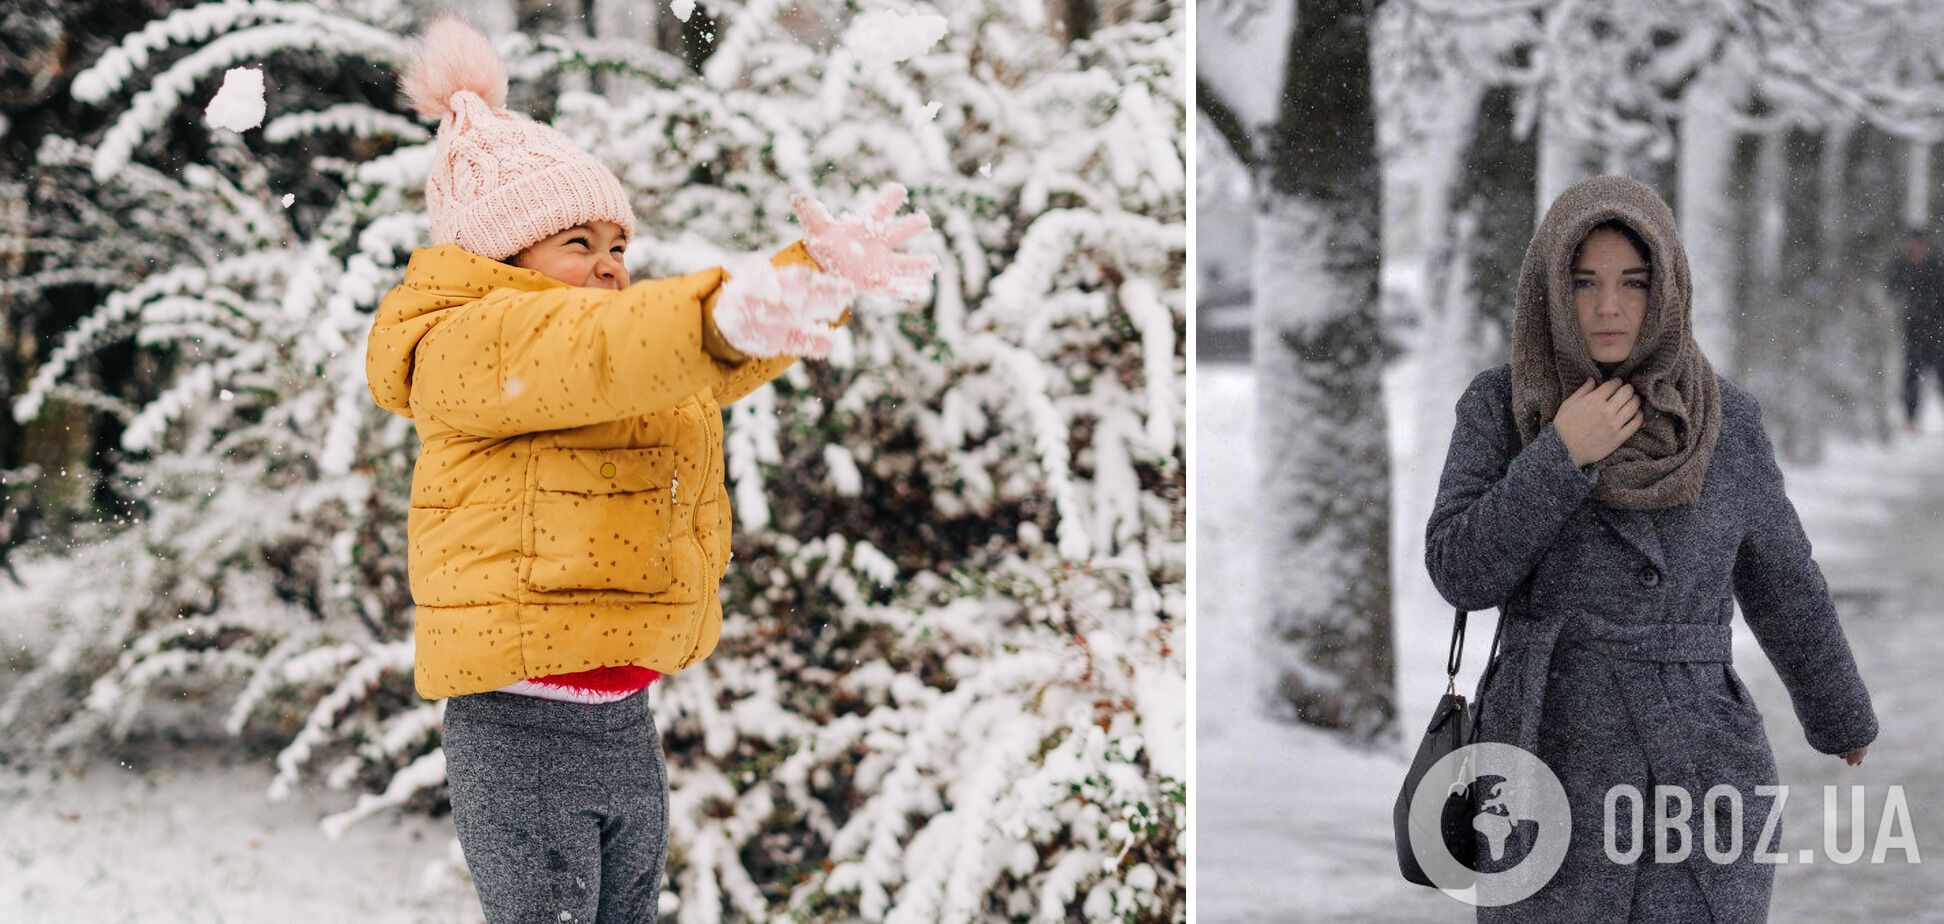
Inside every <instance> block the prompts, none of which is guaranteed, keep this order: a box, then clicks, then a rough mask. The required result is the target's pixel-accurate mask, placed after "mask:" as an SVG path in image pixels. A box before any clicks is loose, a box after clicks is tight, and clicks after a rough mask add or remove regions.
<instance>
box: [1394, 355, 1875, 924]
mask: <svg viewBox="0 0 1944 924" xmlns="http://www.w3.org/2000/svg"><path fill="white" fill-rule="evenodd" d="M1717 382H1718V384H1719V386H1720V394H1721V405H1722V406H1721V414H1722V420H1721V430H1720V436H1719V438H1718V441H1717V444H1716V447H1715V451H1714V455H1713V458H1712V459H1711V460H1710V462H1709V465H1708V468H1707V472H1706V475H1705V477H1704V479H1703V487H1702V491H1701V496H1700V499H1699V500H1698V501H1695V502H1693V503H1688V504H1681V505H1677V506H1673V507H1666V508H1662V509H1655V510H1623V509H1617V508H1612V507H1608V506H1606V505H1604V504H1601V503H1598V502H1597V501H1594V500H1592V499H1591V498H1590V497H1589V495H1590V494H1591V492H1592V489H1593V486H1594V484H1595V483H1596V482H1597V480H1598V479H1599V477H1600V472H1599V468H1600V463H1598V462H1595V463H1592V464H1590V465H1588V466H1585V467H1576V466H1574V465H1573V462H1572V458H1571V456H1570V455H1569V454H1568V453H1567V451H1566V446H1565V443H1564V442H1562V441H1561V439H1560V436H1559V433H1558V431H1557V430H1556V429H1555V428H1554V427H1553V425H1552V424H1551V423H1547V424H1546V425H1545V427H1544V428H1543V429H1542V430H1541V431H1540V432H1539V434H1538V435H1537V436H1536V437H1535V438H1534V439H1533V440H1532V442H1531V443H1529V444H1526V445H1524V446H1523V447H1522V446H1521V445H1520V440H1519V436H1518V432H1517V429H1516V427H1515V425H1514V422H1513V417H1512V377H1511V368H1510V366H1509V365H1501V366H1499V367H1497V368H1494V369H1490V370H1487V371H1486V372H1484V373H1481V374H1480V375H1479V376H1478V377H1477V378H1475V379H1474V380H1473V381H1472V383H1471V385H1470V386H1469V387H1468V388H1467V389H1466V391H1465V393H1464V395H1463V396H1462V397H1461V398H1460V399H1459V401H1458V416H1457V425H1456V428H1455V430H1454V432H1453V433H1452V438H1451V447H1450V450H1449V454H1448V455H1447V456H1446V459H1445V465H1444V471H1443V474H1442V477H1441V480H1440V481H1439V484H1438V496H1437V500H1436V502H1435V504H1434V507H1433V510H1432V514H1431V519H1430V523H1429V526H1428V528H1427V530H1426V549H1425V559H1426V565H1427V566H1428V567H1429V569H1430V573H1431V579H1432V581H1433V583H1435V584H1436V586H1437V588H1438V590H1439V592H1440V593H1441V594H1443V595H1444V597H1445V598H1446V599H1448V600H1449V601H1451V602H1452V603H1453V604H1455V605H1456V606H1459V607H1462V608H1465V609H1468V610H1480V609H1488V608H1493V607H1498V608H1499V609H1500V616H1499V618H1500V619H1501V620H1502V621H1504V626H1503V636H1502V641H1501V643H1500V645H1501V654H1500V658H1501V660H1500V662H1499V666H1498V668H1497V670H1496V671H1495V672H1494V673H1493V674H1492V676H1491V677H1490V678H1489V679H1490V682H1489V684H1485V685H1483V686H1482V688H1481V689H1480V690H1479V692H1478V697H1479V702H1480V703H1481V705H1482V713H1481V719H1480V725H1479V735H1478V737H1479V740H1480V741H1495V742H1501V743H1507V744H1515V745H1518V746H1520V747H1522V748H1524V749H1525V750H1527V751H1530V752H1532V753H1533V754H1535V755H1537V756H1538V757H1539V758H1540V759H1541V760H1542V761H1544V762H1545V763H1546V765H1547V766H1548V767H1549V768H1550V769H1551V770H1552V771H1553V773H1555V774H1556V775H1557V776H1558V777H1559V778H1560V781H1561V783H1562V784H1563V785H1564V787H1565V789H1566V794H1567V799H1568V801H1569V803H1570V804H1571V807H1572V823H1573V829H1572V831H1573V833H1572V837H1571V839H1570V840H1569V842H1568V847H1567V851H1566V857H1565V860H1564V862H1563V864H1562V865H1561V867H1560V869H1559V871H1558V873H1557V874H1556V875H1554V876H1553V878H1552V879H1551V880H1550V881H1549V882H1548V883H1547V884H1546V885H1545V886H1544V887H1543V888H1541V889H1540V890H1539V891H1538V892H1537V893H1536V894H1534V895H1532V896H1531V897H1529V898H1526V899H1524V900H1521V901H1518V902H1514V903H1511V904H1508V905H1503V906H1500V907H1492V908H1480V909H1479V913H1478V920H1479V921H1481V922H1527V921H1533V922H1538V921H1544V922H1559V921H1572V922H1621V921H1654V922H1660V921H1679V922H1705V921H1713V922H1715V924H1744V922H1754V921H1763V920H1765V919H1766V918H1767V915H1768V904H1769V894H1770V889H1771V886H1772V884H1773V875H1774V866H1773V864H1766V863H1757V862H1755V853H1756V845H1757V843H1758V838H1759V836H1760V835H1761V833H1762V830H1763V828H1764V827H1765V826H1766V825H1767V824H1768V813H1769V807H1770V803H1771V802H1772V801H1773V797H1772V796H1759V795H1758V794H1757V793H1756V791H1755V788H1756V787H1757V786H1758V785H1774V784H1776V783H1778V782H1780V781H1779V780H1778V779H1777V775H1776V766H1775V757H1774V754H1773V752H1772V751H1771V750H1770V747H1769V742H1768V738H1767V737H1766V735H1765V733H1764V730H1763V724H1762V716H1761V714H1760V713H1759V712H1758V711H1757V709H1756V707H1755V704H1754V702H1753V701H1752V700H1751V699H1750V697H1749V695H1748V691H1747V689H1746V688H1745V687H1744V686H1743V684H1742V682H1741V679H1740V677H1739V676H1738V675H1737V674H1736V672H1735V668H1734V665H1733V663H1732V657H1731V652H1730V644H1729V640H1730V628H1729V623H1730V620H1731V619H1732V618H1733V614H1734V603H1735V601H1736V600H1737V599H1739V600H1740V602H1741V608H1742V615H1743V618H1744V619H1745V620H1746V622H1747V624H1748V626H1749V628H1750V629H1751V630H1752V631H1753V633H1754V635H1755V638H1756V639H1757V641H1758V642H1759V643H1760V645H1761V648H1762V651H1763V652H1764V653H1765V654H1766V655H1767V656H1768V658H1769V660H1770V661H1771V662H1773V663H1774V665H1775V668H1776V670H1777V672H1778V673H1779V674H1780V675H1781V678H1782V681H1783V684H1784V685H1785V686H1786V687H1787V688H1788V692H1789V697H1790V700H1791V701H1792V703H1793V705H1794V707H1795V714H1796V718H1797V719H1798V720H1799V721H1800V722H1801V725H1802V728H1803V731H1804V732H1805V734H1806V735H1807V737H1808V742H1809V744H1810V746H1812V747H1814V748H1815V749H1816V750H1818V751H1821V752H1823V753H1825V754H1841V753H1844V752H1847V751H1850V750H1853V749H1856V748H1860V747H1862V746H1864V745H1866V744H1869V743H1870V742H1871V740H1873V739H1874V738H1875V737H1876V734H1877V719H1876V714H1875V711H1874V710H1873V709H1872V707H1871V704H1870V695H1869V692H1868V691H1867V690H1866V689H1865V687H1864V685H1863V680H1862V678H1861V677H1860V676H1859V675H1858V673H1857V669H1856V663H1855V660H1854V658H1853V657H1852V656H1851V653H1850V648H1849V643H1848V641H1847V640H1846V639H1845V638H1844V635H1843V629H1842V626H1841V625H1840V623H1839V622H1838V621H1837V616H1836V610H1835V607H1834V606H1833V604H1832V602H1831V600H1830V595H1829V589H1828V585H1827V584H1826V583H1825V581H1824V579H1823V575H1822V571H1821V569H1819V568H1818V567H1817V565H1816V563H1815V561H1814V560H1813V559H1812V557H1811V555H1810V545H1809V540H1808V538H1807V537H1806V536H1805V535H1804V533H1803V530H1802V525H1801V522H1800V521H1799V520H1798V518H1797V516H1796V512H1795V509H1794V507H1793V506H1792V505H1791V504H1790V502H1789V499H1788V496H1787V495H1786V494H1785V493H1784V490H1783V479H1782V474H1781V472H1780V470H1779V469H1777V467H1776V463H1775V457H1774V452H1773V449H1772V448H1771V446H1770V443H1769V439H1768V436H1767V434H1766V433H1765V432H1764V431H1763V428H1762V423H1761V418H1760V411H1759V408H1758V406H1757V404H1756V401H1755V399H1754V397H1752V396H1751V395H1749V394H1748V393H1747V392H1746V391H1744V390H1742V389H1741V388H1740V387H1738V386H1736V385H1734V384H1733V383H1731V382H1730V381H1728V380H1727V379H1726V378H1720V377H1719V376H1717ZM1482 679H1483V678H1481V680H1482ZM1620 783H1631V784H1633V785H1634V786H1635V787H1636V788H1637V789H1638V790H1639V791H1640V792H1641V793H1642V794H1643V795H1645V796H1647V804H1646V806H1645V807H1644V810H1643V813H1644V815H1645V821H1644V824H1643V828H1644V830H1645V831H1646V832H1647V833H1646V837H1644V838H1643V840H1642V843H1643V848H1644V849H1643V852H1642V854H1641V857H1640V859H1639V860H1638V861H1636V862H1634V863H1631V864H1623V863H1616V862H1614V861H1613V860H1611V859H1609V858H1608V855H1607V852H1606V849H1605V847H1604V843H1603V841H1604V837H1605V836H1606V832H1605V828H1606V826H1605V824H1604V817H1605V815H1606V809H1605V807H1604V802H1603V800H1604V799H1605V797H1606V794H1607V790H1608V788H1609V787H1611V786H1613V785H1616V784H1620ZM1656 784H1664V785H1678V786H1682V787H1684V788H1685V789H1686V791H1687V792H1688V794H1689V795H1690V796H1691V798H1692V805H1693V808H1692V809H1691V812H1692V814H1691V815H1690V817H1689V819H1688V821H1687V828H1688V830H1689V831H1690V832H1692V836H1693V838H1694V840H1693V842H1692V849H1691V850H1690V851H1689V856H1688V859H1687V860H1685V861H1682V862H1679V863H1665V864H1663V863H1656V862H1655V861H1654V840H1653V837H1654V835H1653V830H1654V825H1653V821H1652V816H1653V811H1654V807H1655V800H1654V798H1653V788H1652V787H1653V786H1654V785H1656ZM1718 784H1727V785H1730V786H1733V787H1735V788H1736V789H1737V790H1738V791H1739V792H1740V795H1741V807H1742V823H1741V831H1742V837H1741V843H1740V850H1739V853H1738V854H1736V855H1735V857H1734V859H1733V862H1729V863H1716V862H1713V861H1712V860H1711V859H1710V858H1709V857H1708V856H1707V855H1706V852H1705V851H1704V850H1703V849H1702V846H1703V842H1702V830H1703V829H1702V825H1701V812H1702V811H1704V810H1706V809H1707V808H1708V805H1709V803H1707V801H1706V800H1705V796H1706V794H1707V792H1708V790H1709V788H1710V787H1712V786H1716V785H1718ZM1713 807H1714V808H1715V809H1716V810H1717V811H1718V814H1717V818H1718V819H1719V822H1718V824H1717V828H1718V830H1717V839H1716V843H1717V845H1718V846H1719V847H1720V848H1722V849H1723V850H1725V849H1726V847H1727V846H1728V840H1727V838H1728V829H1729V828H1731V827H1732V825H1731V824H1729V822H1730V818H1729V816H1728V814H1727V809H1728V806H1727V804H1726V802H1724V801H1721V800H1717V801H1715V802H1714V803H1713ZM1617 814H1618V815H1619V817H1620V818H1621V819H1622V823H1621V824H1620V825H1618V828H1619V830H1618V831H1617V832H1616V833H1615V834H1614V835H1613V837H1614V839H1615V842H1616V844H1617V845H1618V846H1619V847H1621V848H1623V849H1624V848H1626V847H1627V846H1629V845H1630V844H1631V843H1632V842H1633V840H1632V836H1631V834H1630V833H1629V832H1628V830H1627V829H1628V827H1629V826H1628V825H1627V824H1626V821H1627V820H1628V818H1629V815H1628V813H1627V812H1626V810H1624V809H1622V810H1621V811H1619V812H1618V813H1617ZM1527 833H1530V832H1527ZM1667 840H1668V844H1669V849H1670V850H1677V849H1678V843H1679V834H1678V832H1677V833H1676V834H1674V835H1671V836H1669V837H1668V838H1667ZM1524 846H1525V847H1529V846H1530V845H1529V844H1526V845H1524ZM1780 846H1781V845H1780V825H1779V821H1778V823H1777V828H1776V833H1774V834H1773V835H1772V837H1771V839H1770V840H1769V841H1767V842H1765V843H1762V845H1761V848H1762V849H1763V850H1765V851H1775V850H1779V849H1780ZM1512 849H1513V850H1520V849H1522V848H1521V846H1519V845H1518V844H1517V838H1516V837H1515V846H1514V847H1513V848H1512ZM1480 853H1481V856H1484V855H1485V847H1484V842H1483V840H1482V838H1481V841H1480ZM1509 859H1510V855H1508V860H1509Z"/></svg>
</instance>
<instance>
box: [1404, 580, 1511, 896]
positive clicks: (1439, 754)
mask: <svg viewBox="0 0 1944 924" xmlns="http://www.w3.org/2000/svg"><path fill="white" fill-rule="evenodd" d="M1457 614H1458V615H1457V618H1456V620H1455V621H1454V623H1453V625H1452V629H1451V649H1450V652H1449V653H1448V654H1447V655H1446V656H1445V692H1444V695H1443V696H1440V697H1438V707H1437V709H1435V710H1433V711H1432V713H1431V724H1430V725H1428V726H1427V727H1426V728H1425V730H1424V740H1423V741H1421V742H1419V743H1418V749H1417V756H1416V757H1415V758H1413V759H1412V760H1411V769H1410V772H1408V773H1406V774H1404V786H1403V788H1402V789H1400V790H1398V793H1397V805H1396V807H1395V808H1393V809H1392V811H1391V827H1392V829H1393V831H1394V833H1395V835H1396V838H1397V865H1398V868H1399V869H1400V870H1401V871H1402V872H1403V873H1404V878H1405V879H1406V880H1408V881H1410V882H1414V883H1417V884H1418V885H1422V886H1431V887H1433V888H1436V887H1438V886H1439V885H1440V884H1439V883H1434V882H1432V881H1431V877H1429V876H1426V875H1425V874H1424V869H1423V867H1421V866H1420V865H1418V861H1417V855H1416V854H1415V853H1414V852H1413V851H1412V849H1411V824H1410V822H1411V796H1412V794H1413V793H1415V792H1417V788H1418V783H1419V782H1420V781H1421V780H1423V779H1424V775H1425V774H1426V773H1427V772H1429V771H1430V770H1431V767H1432V766H1433V765H1435V764H1436V763H1437V762H1438V761H1439V760H1441V759H1443V758H1444V756H1445V755H1446V754H1449V753H1451V752H1453V751H1456V750H1458V749H1459V748H1462V747H1464V746H1466V745H1468V744H1471V743H1473V742H1474V741H1476V740H1477V737H1478V722H1479V720H1480V719H1481V718H1483V713H1482V710H1483V708H1484V703H1483V701H1482V699H1481V701H1480V702H1475V703H1471V704H1470V705H1469V706H1467V704H1466V702H1465V697H1464V696H1463V695H1461V694H1460V693H1459V692H1458V664H1459V661H1460V659H1461V658H1462V657H1463V656H1464V653H1465V617H1466V616H1467V615H1468V614H1467V613H1466V612H1465V610H1463V609H1459V610H1457ZM1504 630H1505V614H1503V613H1500V614H1499V620H1498V627H1497V628H1496V629H1494V630H1493V632H1492V650H1491V652H1490V654H1489V655H1487V658H1486V662H1485V673H1484V675H1483V676H1482V677H1481V678H1480V679H1479V684H1478V689H1479V691H1480V692H1481V693H1482V692H1483V691H1484V689H1485V687H1486V686H1487V685H1488V684H1490V683H1491V678H1492V672H1493V671H1495V670H1497V668H1498V650H1499V637H1500V635H1501V634H1503V632H1504ZM1429 797H1430V796H1429V795H1428V794H1427V798H1429ZM1472 802H1473V799H1472V795H1471V787H1466V788H1465V789H1464V790H1463V791H1462V792H1457V793H1453V792H1447V793H1446V794H1445V804H1444V809H1443V811H1442V813H1441V815H1440V823H1439V829H1440V832H1441V833H1442V834H1443V836H1444V842H1445V849H1447V850H1449V851H1451V855H1452V857H1453V858H1455V859H1457V861H1458V862H1459V863H1460V864H1462V865H1463V866H1464V867H1465V868H1466V869H1468V870H1470V869H1474V868H1475V864H1476V862H1477V847H1476V845H1477V840H1476V839H1475V838H1474V837H1473V836H1472V814H1473V811H1474V809H1473V805H1472ZM1468 884H1469V883H1443V885H1444V886H1445V887H1447V888H1463V887H1464V886H1465V885H1468Z"/></svg>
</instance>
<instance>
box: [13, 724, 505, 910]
mask: <svg viewBox="0 0 1944 924" xmlns="http://www.w3.org/2000/svg"><path fill="white" fill-rule="evenodd" d="M271 775H272V772H271V768H270V766H269V761H268V760H264V759H261V758H258V759H250V758H246V757H245V756H243V755H242V754H240V753H238V751H237V749H236V748H235V747H234V746H229V747H216V746H210V745H195V746H191V747H188V748H184V747H183V746H181V745H163V744H159V743H158V744H151V745H141V744H132V745H125V746H123V747H121V748H120V749H119V756H117V757H110V758H104V759H99V760H95V761H93V762H91V763H89V764H86V765H84V766H83V767H82V768H81V769H80V771H79V772H75V773H68V772H61V771H55V770H52V769H44V768H38V767H36V768H23V767H18V766H11V767H9V766H0V871H3V872H0V921H9V922H11V921H89V922H120V921H130V922H134V921H140V922H144V924H148V922H158V924H164V922H176V921H183V922H189V921H194V922H206V921H318V922H325V921H357V922H360V924H393V922H396V924H421V922H426V924H429V922H439V924H445V922H452V924H459V922H464V924H475V922H483V921H484V920H485V917H484V915H482V914H481V913H480V910H479V899H478V897H477V896H476V895H475V894H474V893H473V891H472V887H471V885H470V884H468V883H466V882H465V881H463V880H462V879H458V878H440V877H432V878H431V879H430V880H429V881H428V877H427V875H426V871H427V870H428V868H443V869H447V870H450V867H448V866H446V865H445V864H443V863H441V862H440V861H443V860H446V859H447V858H448V854H447V851H448V849H449V845H451V844H453V843H454V841H453V834H452V820H451V818H450V817H443V818H438V819H427V818H422V817H411V816H401V815H396V814H391V815H386V816H382V817H378V818H373V819H370V820H368V821H366V822H364V823H363V824H360V825H357V826H355V827H353V828H352V829H351V830H350V831H348V832H346V833H345V835H344V837H343V839H342V840H336V841H333V840H330V839H329V838H326V837H325V836H324V834H323V833H322V832H321V831H319V830H318V827H317V820H318V819H319V818H321V817H323V816H325V815H327V814H330V813H331V812H334V811H340V810H342V809H344V808H346V807H348V806H349V805H350V803H351V802H352V800H353V798H354V796H353V795H352V794H350V793H339V792H330V791H328V790H323V789H321V787H320V788H318V789H310V788H305V789H300V790H298V791H296V792H294V793H293V794H292V796H291V798H290V799H289V800H287V801H285V802H280V803H272V802H270V801H269V800H268V799H267V798H265V797H264V791H265V789H266V788H267V787H268V786H269V783H270V777H271Z"/></svg>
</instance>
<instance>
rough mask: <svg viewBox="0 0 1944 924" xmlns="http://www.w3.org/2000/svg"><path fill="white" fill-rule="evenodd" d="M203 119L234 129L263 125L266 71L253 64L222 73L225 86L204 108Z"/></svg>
mask: <svg viewBox="0 0 1944 924" xmlns="http://www.w3.org/2000/svg"><path fill="white" fill-rule="evenodd" d="M203 121H204V122H206V123H208V124H209V125H211V126H213V127H215V128H227V129H229V130H230V131H233V132H242V131H248V130H250V129H252V128H255V127H257V126H258V125H262V124H263V71H261V70H258V69H257V68H254V67H232V68H230V69H229V70H228V71H227V72H225V73H224V74H223V86H222V89H219V90H217V91H216V98H215V99H212V100H210V101H209V108H207V109H205V110H203Z"/></svg>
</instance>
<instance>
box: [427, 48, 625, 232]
mask: <svg viewBox="0 0 1944 924" xmlns="http://www.w3.org/2000/svg"><path fill="white" fill-rule="evenodd" d="M400 84H401V86H402V89H403V90H404V93H405V98H406V100H407V102H409V103H410V104H411V107H412V109H414V110H415V111H417V112H418V113H419V114H420V115H424V116H428V117H436V118H437V119H438V120H439V134H438V140H437V141H436V142H434V144H433V147H432V149H433V155H432V171H431V175H430V176H429V177H428V178H427V179H426V182H425V206H426V208H427V209H428V210H429V211H430V212H431V213H432V243H433V244H435V245H436V244H445V243H456V244H458V245H459V246H461V247H463V248H465V249H467V250H470V251H472V252H473V253H476V254H479V255H480V256H483V257H490V258H492V259H494V260H503V259H505V258H507V257H510V256H512V255H513V254H516V253H519V252H520V251H521V250H524V249H526V248H527V247H528V246H529V245H531V244H533V243H535V242H537V241H540V240H543V239H545V238H547V237H550V236H552V235H554V234H557V233H559V232H560V231H562V230H565V229H567V228H571V227H573V226H574V225H578V224H582V223H585V222H589V221H594V220H596V219H605V220H607V221H611V222H614V223H615V224H617V225H620V226H621V227H622V228H623V229H625V230H626V231H627V233H628V236H629V237H633V236H634V209H633V208H632V207H631V206H629V204H628V194H627V191H626V190H625V189H623V188H622V187H621V181H620V180H619V179H616V178H615V176H614V173H613V172H612V171H610V170H608V168H607V167H606V166H605V165H603V164H602V163H601V162H600V161H597V160H595V159H594V158H593V156H592V155H590V154H588V153H587V152H586V151H583V150H581V149H580V148H579V147H578V146H576V145H575V144H574V142H573V141H571V140H569V139H568V138H567V136H566V135H563V134H561V133H560V132H559V131H558V130H557V129H555V128H553V127H552V126H549V125H543V124H541V123H539V122H536V121H534V120H533V119H530V118H528V117H526V116H523V115H520V114H518V113H514V112H509V111H507V110H506V109H505V108H504V107H505V105H506V66H505V64H503V63H502V62H501V61H500V56H499V52H497V51H495V50H494V49H493V44H492V42H490V41H488V40H487V39H486V36H484V35H481V34H480V33H479V31H478V30H476V29H474V28H472V27H471V26H468V25H466V24H465V23H464V22H461V21H460V20H459V19H457V18H455V17H452V16H449V15H448V16H441V17H440V18H438V19H436V20H434V21H433V22H432V24H431V25H430V26H429V27H427V29H426V30H425V34H424V36H423V38H422V39H421V42H420V46H419V52H418V56H417V57H416V58H415V59H414V60H413V61H412V63H411V64H410V65H409V66H408V67H406V69H405V73H404V75H403V76H402V78H401V79H400Z"/></svg>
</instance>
